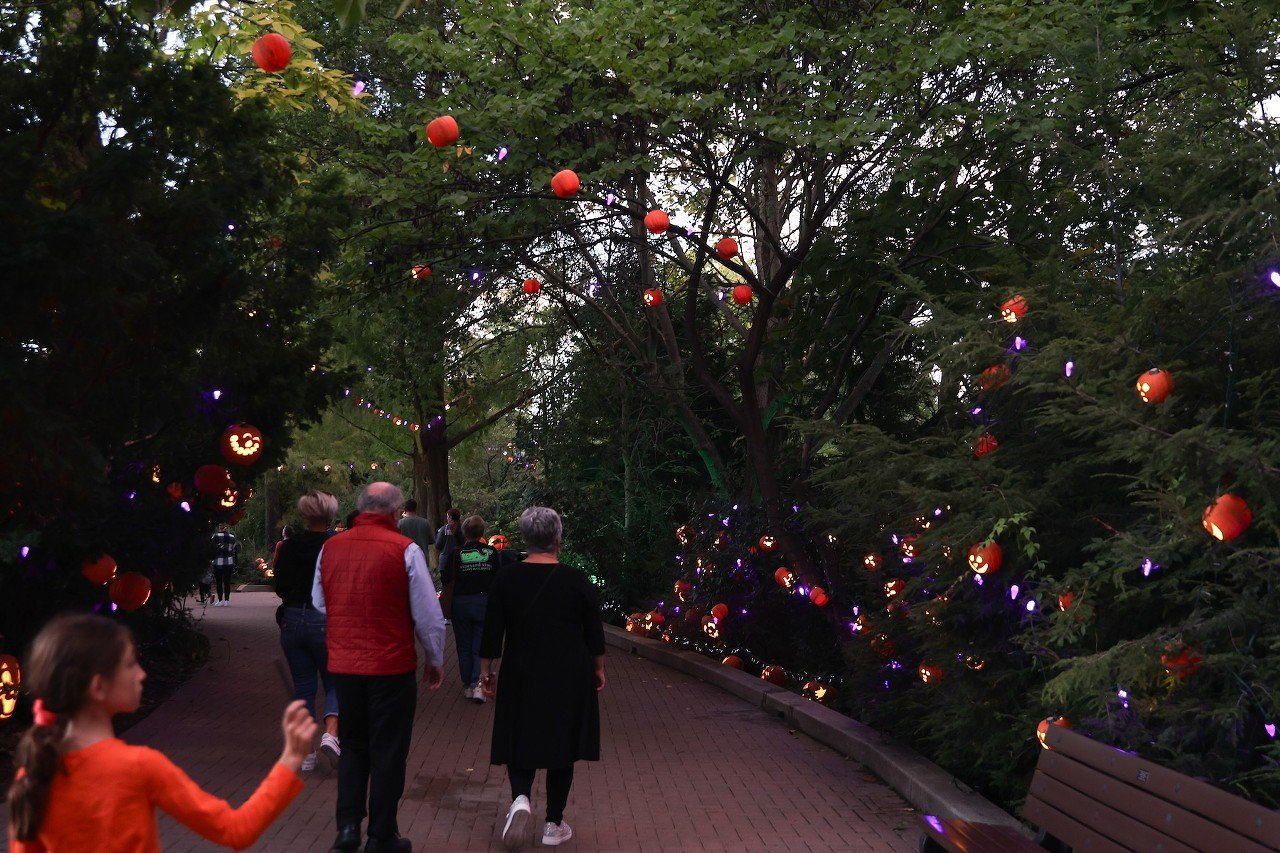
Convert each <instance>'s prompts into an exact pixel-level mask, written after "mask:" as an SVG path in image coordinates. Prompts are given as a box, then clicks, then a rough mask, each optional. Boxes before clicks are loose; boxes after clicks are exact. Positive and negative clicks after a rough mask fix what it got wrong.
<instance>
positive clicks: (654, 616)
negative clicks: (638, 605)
mask: <svg viewBox="0 0 1280 853" xmlns="http://www.w3.org/2000/svg"><path fill="white" fill-rule="evenodd" d="M644 618H645V621H648V622H652V623H653V624H654V625H661V624H663V623H664V622H666V621H667V614H665V613H663V612H662V611H661V610H650V611H649V612H648V613H646V614H645V615H644Z"/></svg>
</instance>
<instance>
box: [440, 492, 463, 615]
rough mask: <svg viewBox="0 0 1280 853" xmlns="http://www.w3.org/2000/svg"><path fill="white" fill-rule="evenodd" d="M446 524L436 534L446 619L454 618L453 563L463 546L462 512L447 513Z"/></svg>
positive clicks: (442, 608)
mask: <svg viewBox="0 0 1280 853" xmlns="http://www.w3.org/2000/svg"><path fill="white" fill-rule="evenodd" d="M444 516H445V523H444V524H443V525H442V526H441V527H440V530H439V531H438V532H437V533H436V542H435V545H436V553H437V554H439V555H440V556H439V559H438V560H437V567H438V569H439V571H440V592H441V595H440V609H441V610H442V611H443V612H444V618H445V619H452V618H453V563H454V559H455V557H456V556H457V551H458V548H459V547H460V546H461V545H462V522H461V520H460V519H461V518H462V511H461V510H458V509H449V510H446V511H445V514H444Z"/></svg>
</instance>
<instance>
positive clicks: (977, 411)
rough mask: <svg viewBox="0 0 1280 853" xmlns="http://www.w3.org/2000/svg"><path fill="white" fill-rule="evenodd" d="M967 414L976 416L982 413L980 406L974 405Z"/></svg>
mask: <svg viewBox="0 0 1280 853" xmlns="http://www.w3.org/2000/svg"><path fill="white" fill-rule="evenodd" d="M969 414H971V415H973V416H974V417H975V418H976V417H977V416H978V415H980V414H982V407H981V406H974V407H973V409H971V410H970V411H969Z"/></svg>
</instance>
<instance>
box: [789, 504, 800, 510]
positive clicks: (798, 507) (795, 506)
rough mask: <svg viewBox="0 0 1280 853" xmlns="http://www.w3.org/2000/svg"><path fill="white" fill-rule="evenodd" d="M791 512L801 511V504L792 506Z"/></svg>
mask: <svg viewBox="0 0 1280 853" xmlns="http://www.w3.org/2000/svg"><path fill="white" fill-rule="evenodd" d="M791 511H792V512H799V511H800V505H799V504H792V505H791Z"/></svg>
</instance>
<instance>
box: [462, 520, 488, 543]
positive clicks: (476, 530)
mask: <svg viewBox="0 0 1280 853" xmlns="http://www.w3.org/2000/svg"><path fill="white" fill-rule="evenodd" d="M485 527H486V525H485V523H484V519H483V518H481V517H480V516H478V515H468V516H467V520H466V521H464V522H462V536H463V538H464V539H466V540H467V541H468V542H470V541H471V540H473V539H479V538H480V537H481V536H483V535H484V529H485Z"/></svg>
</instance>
